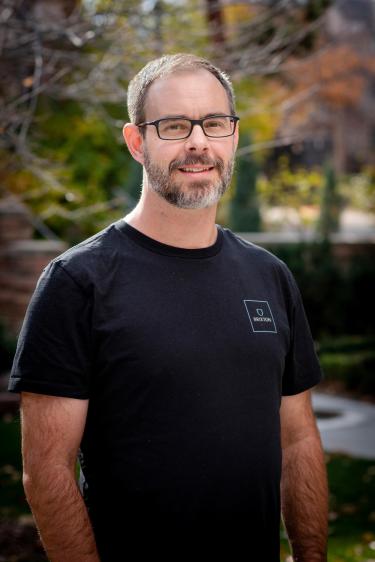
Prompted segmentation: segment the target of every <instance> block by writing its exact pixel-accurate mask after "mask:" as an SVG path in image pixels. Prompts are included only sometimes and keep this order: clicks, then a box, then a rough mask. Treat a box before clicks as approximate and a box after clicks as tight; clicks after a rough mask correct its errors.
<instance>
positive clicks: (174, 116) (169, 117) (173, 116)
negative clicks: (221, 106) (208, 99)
mask: <svg viewBox="0 0 375 562" xmlns="http://www.w3.org/2000/svg"><path fill="white" fill-rule="evenodd" d="M224 115H228V113H224V112H223V111H211V112H210V113H206V114H205V115H203V117H200V119H207V117H219V116H224ZM160 119H190V117H188V115H181V114H180V115H174V114H169V115H165V116H164V117H160Z"/></svg>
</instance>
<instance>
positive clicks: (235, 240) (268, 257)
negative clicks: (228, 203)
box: [221, 227, 291, 275]
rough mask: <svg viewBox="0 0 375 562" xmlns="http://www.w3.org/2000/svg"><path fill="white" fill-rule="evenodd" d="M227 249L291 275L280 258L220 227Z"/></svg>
mask: <svg viewBox="0 0 375 562" xmlns="http://www.w3.org/2000/svg"><path fill="white" fill-rule="evenodd" d="M221 229H222V231H223V235H224V240H225V241H226V244H227V247H228V249H229V251H230V252H231V253H232V254H233V255H238V256H239V257H241V258H244V259H249V260H252V261H254V263H256V264H257V265H259V266H262V265H263V266H264V267H268V268H272V267H273V268H275V269H277V270H280V272H281V273H285V274H287V275H291V272H290V270H289V268H288V266H287V265H286V264H285V262H283V261H282V260H281V259H280V258H278V257H277V256H275V254H273V253H272V252H270V251H269V250H267V249H266V248H263V247H261V246H258V245H257V244H254V243H253V242H250V241H249V240H245V238H243V237H241V236H239V235H238V234H235V233H234V232H232V230H230V229H229V228H224V227H221Z"/></svg>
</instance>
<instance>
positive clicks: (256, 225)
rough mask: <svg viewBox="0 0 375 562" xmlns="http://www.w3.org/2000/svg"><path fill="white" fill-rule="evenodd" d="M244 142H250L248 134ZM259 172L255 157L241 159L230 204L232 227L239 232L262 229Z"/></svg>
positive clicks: (247, 143)
mask: <svg viewBox="0 0 375 562" xmlns="http://www.w3.org/2000/svg"><path fill="white" fill-rule="evenodd" d="M242 144H246V145H249V144H250V137H249V136H248V135H246V136H244V137H243V139H242ZM257 173H258V170H257V165H256V163H255V162H254V160H253V158H251V157H250V156H247V157H242V158H240V159H239V162H238V164H237V174H236V187H235V191H234V196H233V198H232V201H231V205H230V223H231V228H233V230H236V231H238V232H258V231H259V230H261V216H260V211H259V202H258V195H257Z"/></svg>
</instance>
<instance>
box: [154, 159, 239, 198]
mask: <svg viewBox="0 0 375 562" xmlns="http://www.w3.org/2000/svg"><path fill="white" fill-rule="evenodd" d="M194 164H201V165H202V166H214V167H215V168H216V169H217V170H218V172H219V179H218V180H217V181H216V182H212V181H210V180H197V181H196V182H194V181H193V182H190V184H189V190H188V191H184V189H183V186H182V184H181V183H178V182H176V181H173V180H171V177H170V176H171V173H172V171H173V170H176V169H178V168H181V167H183V166H191V165H194ZM144 168H145V170H146V172H147V176H148V183H149V186H150V188H151V189H152V190H153V191H154V192H155V193H157V194H158V195H160V196H161V197H163V198H164V199H165V200H166V201H167V202H168V203H170V204H171V205H174V206H175V207H179V208H180V209H204V208H206V207H211V206H212V205H215V204H216V203H217V202H218V201H219V200H220V198H221V197H222V196H223V195H224V193H225V192H226V191H227V189H228V188H229V185H230V180H231V178H232V175H233V169H234V157H232V159H231V160H230V161H229V162H228V165H227V166H226V167H225V165H224V162H223V161H222V160H221V159H217V160H210V159H208V158H207V157H204V156H201V157H198V156H188V157H187V158H185V160H184V161H182V160H178V161H177V160H174V161H172V162H171V164H170V165H169V170H168V171H165V170H162V169H161V168H159V167H158V166H157V165H156V164H152V163H151V161H150V157H149V154H148V151H147V150H145V151H144Z"/></svg>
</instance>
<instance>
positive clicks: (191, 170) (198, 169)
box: [178, 166, 214, 176]
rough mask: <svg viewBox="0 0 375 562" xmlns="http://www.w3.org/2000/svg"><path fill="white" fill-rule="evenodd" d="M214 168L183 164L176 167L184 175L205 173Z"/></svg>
mask: <svg viewBox="0 0 375 562" xmlns="http://www.w3.org/2000/svg"><path fill="white" fill-rule="evenodd" d="M213 169H214V166H183V167H181V168H178V170H179V172H182V173H183V174H186V175H194V176H198V175H206V174H208V173H209V172H211V171H212V170H213Z"/></svg>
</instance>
